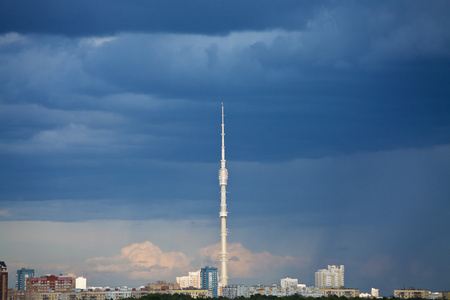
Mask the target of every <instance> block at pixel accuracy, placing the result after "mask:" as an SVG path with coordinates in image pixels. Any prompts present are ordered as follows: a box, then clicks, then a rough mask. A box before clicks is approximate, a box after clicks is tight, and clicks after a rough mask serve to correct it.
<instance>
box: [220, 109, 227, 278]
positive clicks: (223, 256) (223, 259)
mask: <svg viewBox="0 0 450 300" xmlns="http://www.w3.org/2000/svg"><path fill="white" fill-rule="evenodd" d="M223 120H224V114H223V103H222V159H221V160H220V170H219V184H220V221H221V230H220V237H221V246H222V248H221V251H220V265H221V270H220V283H221V285H222V287H224V286H227V285H228V275H227V262H228V252H227V215H228V213H227V181H228V171H227V169H226V168H225V123H224V121H223Z"/></svg>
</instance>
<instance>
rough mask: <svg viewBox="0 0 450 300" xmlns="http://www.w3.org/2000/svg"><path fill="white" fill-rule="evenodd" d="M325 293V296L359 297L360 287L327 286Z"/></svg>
mask: <svg viewBox="0 0 450 300" xmlns="http://www.w3.org/2000/svg"><path fill="white" fill-rule="evenodd" d="M324 293H325V296H338V297H342V296H344V297H347V298H354V297H359V289H341V288H339V289H336V288H325V289H324Z"/></svg>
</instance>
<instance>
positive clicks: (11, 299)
mask: <svg viewBox="0 0 450 300" xmlns="http://www.w3.org/2000/svg"><path fill="white" fill-rule="evenodd" d="M8 300H25V291H24V290H18V291H16V290H13V289H9V290H8Z"/></svg>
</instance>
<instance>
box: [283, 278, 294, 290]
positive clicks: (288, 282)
mask: <svg viewBox="0 0 450 300" xmlns="http://www.w3.org/2000/svg"><path fill="white" fill-rule="evenodd" d="M297 286H298V279H295V278H291V277H284V278H281V287H283V288H287V287H297Z"/></svg>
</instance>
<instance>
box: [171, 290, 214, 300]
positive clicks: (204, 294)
mask: <svg viewBox="0 0 450 300" xmlns="http://www.w3.org/2000/svg"><path fill="white" fill-rule="evenodd" d="M170 294H172V295H174V294H181V295H189V296H191V297H192V298H194V299H197V298H212V291H209V290H199V289H183V290H171V291H170Z"/></svg>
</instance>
